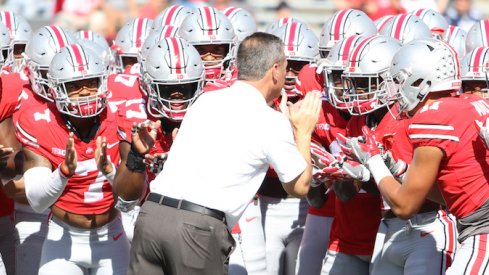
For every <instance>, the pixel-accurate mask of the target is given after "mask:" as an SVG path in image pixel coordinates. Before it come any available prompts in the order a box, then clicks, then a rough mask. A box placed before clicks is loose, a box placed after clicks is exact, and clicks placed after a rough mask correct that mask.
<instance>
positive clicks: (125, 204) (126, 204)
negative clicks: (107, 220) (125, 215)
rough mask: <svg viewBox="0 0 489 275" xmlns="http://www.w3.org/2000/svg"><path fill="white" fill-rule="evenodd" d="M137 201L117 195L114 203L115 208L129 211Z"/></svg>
mask: <svg viewBox="0 0 489 275" xmlns="http://www.w3.org/2000/svg"><path fill="white" fill-rule="evenodd" d="M138 203H139V200H133V201H126V200H124V199H122V198H121V197H117V202H116V203H115V206H114V207H115V208H116V209H118V210H119V211H121V212H129V211H131V210H133V209H134V207H135V206H136V205H137V204H138Z"/></svg>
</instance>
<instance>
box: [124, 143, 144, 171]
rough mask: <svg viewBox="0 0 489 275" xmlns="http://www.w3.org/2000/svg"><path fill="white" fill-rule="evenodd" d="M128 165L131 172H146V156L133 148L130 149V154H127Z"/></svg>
mask: <svg viewBox="0 0 489 275" xmlns="http://www.w3.org/2000/svg"><path fill="white" fill-rule="evenodd" d="M126 167H127V169H128V170H129V171H131V172H135V173H144V172H146V165H145V164H144V157H143V156H141V155H140V154H138V153H136V152H134V151H133V150H132V149H131V150H129V154H127V160H126Z"/></svg>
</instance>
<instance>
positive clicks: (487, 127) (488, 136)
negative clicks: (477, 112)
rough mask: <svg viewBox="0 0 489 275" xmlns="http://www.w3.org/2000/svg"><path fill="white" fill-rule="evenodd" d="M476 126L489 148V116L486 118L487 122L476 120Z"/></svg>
mask: <svg viewBox="0 0 489 275" xmlns="http://www.w3.org/2000/svg"><path fill="white" fill-rule="evenodd" d="M475 127H476V128H477V130H478V131H479V136H480V137H481V139H482V141H483V142H484V145H485V146H486V148H488V149H489V117H488V118H486V121H485V122H482V121H479V120H476V121H475Z"/></svg>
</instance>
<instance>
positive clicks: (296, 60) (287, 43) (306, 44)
mask: <svg viewBox="0 0 489 275" xmlns="http://www.w3.org/2000/svg"><path fill="white" fill-rule="evenodd" d="M272 34H273V35H275V36H277V37H279V38H280V39H282V41H283V44H284V53H285V57H286V58H287V74H286V76H285V85H284V91H285V92H286V93H287V95H288V97H289V98H290V99H292V100H293V98H294V97H298V98H296V99H299V98H300V97H302V96H303V95H302V93H300V91H299V90H297V89H296V88H295V84H296V81H297V76H298V74H299V71H300V70H301V69H302V67H304V66H305V65H307V64H310V63H313V62H314V61H316V60H317V59H318V57H319V48H318V38H317V37H316V35H315V34H314V32H312V30H310V29H309V28H308V27H307V26H306V25H304V24H301V23H298V22H292V23H288V24H285V25H284V26H282V27H280V28H279V29H277V30H276V31H275V32H273V33H272Z"/></svg>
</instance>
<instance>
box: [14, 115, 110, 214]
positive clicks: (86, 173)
mask: <svg viewBox="0 0 489 275" xmlns="http://www.w3.org/2000/svg"><path fill="white" fill-rule="evenodd" d="M99 118H100V127H99V129H98V131H97V134H96V136H95V137H93V138H92V140H90V141H88V142H84V141H82V140H80V138H79V137H77V136H76V135H75V136H74V140H75V150H76V152H77V157H78V163H77V168H76V171H75V175H74V176H73V177H71V178H70V179H69V180H68V183H67V184H66V187H65V189H64V191H63V193H62V194H61V196H60V197H59V198H58V200H57V201H56V202H55V203H54V205H56V206H58V207H59V208H61V209H63V210H65V211H68V212H71V213H76V214H102V213H106V212H107V211H109V209H110V208H111V207H112V206H113V205H114V198H113V194H112V187H111V185H110V184H109V182H108V181H107V179H106V178H105V176H104V175H103V174H102V173H100V172H99V171H98V170H97V165H96V162H95V158H94V153H95V149H96V144H95V141H96V139H97V137H98V136H104V137H106V139H107V155H108V157H109V159H110V160H111V161H112V162H113V163H118V162H119V146H118V144H119V139H118V137H117V117H116V116H115V114H113V113H111V112H109V111H108V110H107V109H106V110H104V111H103V112H102V113H101V114H100V115H99ZM16 126H17V138H18V139H19V141H20V142H21V143H22V145H23V146H24V147H25V148H27V149H29V150H30V151H32V152H34V153H36V154H38V155H41V156H43V157H45V158H46V159H48V160H49V162H50V163H51V165H52V167H53V170H55V169H56V168H57V167H58V166H59V164H60V163H61V162H63V161H64V159H65V150H66V142H67V141H68V137H69V132H70V131H71V130H70V129H69V127H68V126H67V122H66V121H65V120H64V119H63V118H62V116H61V115H60V113H59V112H58V111H57V110H54V109H50V108H49V107H46V106H38V107H36V108H32V109H30V110H26V111H25V112H23V113H22V114H21V115H20V117H19V121H18V123H17V125H16Z"/></svg>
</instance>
